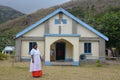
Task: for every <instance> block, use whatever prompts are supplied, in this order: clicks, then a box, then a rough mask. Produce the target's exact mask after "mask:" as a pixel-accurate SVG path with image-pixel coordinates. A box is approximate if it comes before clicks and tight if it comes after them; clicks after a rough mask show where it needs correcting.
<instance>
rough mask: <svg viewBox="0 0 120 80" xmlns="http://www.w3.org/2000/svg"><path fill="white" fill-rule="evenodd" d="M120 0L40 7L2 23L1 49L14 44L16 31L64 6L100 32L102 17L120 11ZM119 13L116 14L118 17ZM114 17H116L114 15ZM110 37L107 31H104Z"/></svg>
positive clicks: (0, 33)
mask: <svg viewBox="0 0 120 80" xmlns="http://www.w3.org/2000/svg"><path fill="white" fill-rule="evenodd" d="M119 4H120V0H76V1H70V2H67V3H64V4H62V5H58V6H54V7H50V8H46V9H40V10H38V11H37V12H34V13H32V14H29V15H24V16H22V17H19V18H17V19H14V20H10V21H8V22H6V23H3V24H1V25H0V44H1V46H0V50H1V49H2V48H3V47H4V46H5V45H14V42H15V40H14V38H15V35H16V33H18V32H20V31H21V30H23V29H25V28H26V27H28V26H29V25H31V24H33V23H35V22H36V21H38V20H40V19H41V18H43V17H45V16H46V15H48V14H50V13H51V12H53V11H54V10H55V9H57V8H59V7H62V8H64V9H66V10H67V11H69V12H70V13H72V14H73V15H75V16H76V17H78V18H80V19H81V20H83V21H85V22H86V23H88V24H89V25H91V26H94V28H96V29H98V30H99V31H100V32H102V30H103V29H104V27H101V26H103V25H101V24H103V23H104V22H103V23H102V18H103V17H104V16H105V15H106V14H109V13H113V14H115V13H118V12H119V11H120V5H119ZM117 15H119V13H118V14H116V17H117ZM113 18H114V17H113ZM102 33H104V34H105V35H107V36H108V37H109V35H108V34H107V33H105V32H102Z"/></svg>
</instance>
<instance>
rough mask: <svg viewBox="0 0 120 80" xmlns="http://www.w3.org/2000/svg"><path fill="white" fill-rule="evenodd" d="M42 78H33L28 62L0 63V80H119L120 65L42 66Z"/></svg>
mask: <svg viewBox="0 0 120 80" xmlns="http://www.w3.org/2000/svg"><path fill="white" fill-rule="evenodd" d="M42 68H43V76H42V77H39V78H33V77H32V76H31V73H30V72H29V62H17V63H14V66H12V62H11V61H0V80H120V65H119V64H117V65H103V66H102V67H96V66H95V64H81V66H78V67H74V66H43V67H42Z"/></svg>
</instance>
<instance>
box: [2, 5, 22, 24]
mask: <svg viewBox="0 0 120 80" xmlns="http://www.w3.org/2000/svg"><path fill="white" fill-rule="evenodd" d="M22 15H24V14H23V13H21V12H19V11H16V10H14V9H12V8H10V7H7V6H2V5H0V24H1V23H4V22H6V21H8V20H13V19H15V18H18V17H20V16H22Z"/></svg>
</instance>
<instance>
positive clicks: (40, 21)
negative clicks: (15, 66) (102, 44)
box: [16, 8, 109, 41]
mask: <svg viewBox="0 0 120 80" xmlns="http://www.w3.org/2000/svg"><path fill="white" fill-rule="evenodd" d="M59 12H62V13H64V14H65V15H67V16H69V17H70V18H72V19H73V20H75V21H76V22H78V23H79V24H81V25H82V26H83V27H85V28H87V29H89V30H90V31H92V32H94V33H95V34H97V35H98V36H100V37H101V38H103V39H105V40H106V41H108V40H109V38H108V37H107V36H105V35H103V34H102V33H100V32H98V31H97V30H95V29H94V28H92V27H91V26H89V25H88V24H86V23H85V22H83V21H81V20H79V19H78V18H76V17H75V16H73V15H72V14H71V13H69V12H67V11H66V10H64V9H63V8H59V9H57V10H55V11H54V12H53V13H51V14H49V15H48V16H46V17H45V18H43V19H41V20H39V21H38V22H36V23H35V24H33V25H31V26H29V27H28V28H26V29H24V30H23V31H21V32H19V33H18V34H16V38H18V37H20V36H22V35H23V34H25V33H27V32H28V31H30V30H32V29H33V28H35V27H37V26H38V25H40V24H41V23H43V22H44V21H46V20H48V19H49V18H51V17H53V16H55V15H56V14H58V13H59Z"/></svg>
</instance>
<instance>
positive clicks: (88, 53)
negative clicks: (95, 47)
mask: <svg viewBox="0 0 120 80" xmlns="http://www.w3.org/2000/svg"><path fill="white" fill-rule="evenodd" d="M84 54H86V55H92V53H84Z"/></svg>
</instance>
